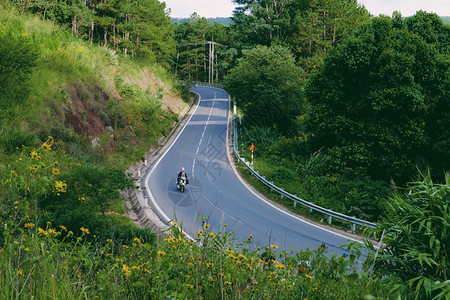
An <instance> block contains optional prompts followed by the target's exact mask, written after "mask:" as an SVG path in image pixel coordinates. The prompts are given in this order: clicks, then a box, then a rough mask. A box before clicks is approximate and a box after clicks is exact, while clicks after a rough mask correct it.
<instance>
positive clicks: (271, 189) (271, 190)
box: [270, 181, 273, 192]
mask: <svg viewBox="0 0 450 300" xmlns="http://www.w3.org/2000/svg"><path fill="white" fill-rule="evenodd" d="M270 184H271V186H270V192H273V188H272V185H273V181H271V182H270Z"/></svg>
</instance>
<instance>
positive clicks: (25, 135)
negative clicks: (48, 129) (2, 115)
mask: <svg viewBox="0 0 450 300" xmlns="http://www.w3.org/2000/svg"><path fill="white" fill-rule="evenodd" d="M0 133H1V134H0V147H2V148H3V149H4V150H5V153H6V154H11V153H13V152H16V151H17V152H19V151H21V150H19V149H22V148H23V147H33V146H35V145H36V143H37V137H36V135H34V134H33V133H32V132H29V131H24V130H21V129H19V128H15V127H4V128H3V130H0Z"/></svg>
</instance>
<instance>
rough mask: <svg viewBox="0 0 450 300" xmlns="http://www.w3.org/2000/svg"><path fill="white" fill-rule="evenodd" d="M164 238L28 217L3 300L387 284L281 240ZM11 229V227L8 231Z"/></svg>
mask: <svg viewBox="0 0 450 300" xmlns="http://www.w3.org/2000/svg"><path fill="white" fill-rule="evenodd" d="M176 225H177V224H176V223H175V224H174V226H172V227H171V229H170V231H169V232H168V235H167V237H166V238H164V239H161V240H159V241H158V242H157V243H148V242H147V241H145V240H143V239H140V238H134V240H132V241H130V242H129V243H126V244H125V243H120V242H118V241H117V240H114V239H107V240H105V239H101V238H94V239H88V236H90V235H92V233H91V232H90V230H89V229H88V228H84V227H82V228H81V232H82V234H81V236H78V237H77V236H76V234H74V233H73V232H71V231H67V229H66V228H65V227H64V226H59V227H53V226H52V224H51V223H50V222H49V223H47V225H46V227H45V228H41V227H39V228H38V227H37V226H35V225H34V224H33V223H32V222H26V223H25V225H24V227H23V228H20V229H18V228H16V229H15V230H13V231H14V232H17V231H20V232H21V233H20V234H19V235H18V236H16V237H12V236H11V235H9V234H7V235H6V236H5V243H4V246H3V247H2V248H1V249H0V253H1V255H0V257H1V259H0V282H2V285H3V287H2V288H1V289H0V298H2V299H9V298H15V297H20V298H23V299H31V298H33V297H34V298H37V299H43V298H48V299H78V298H80V297H83V298H86V297H87V298H89V299H93V298H94V297H98V298H100V299H168V298H174V299H194V298H203V299H220V298H222V299H234V298H264V299H300V298H301V299H304V298H308V299H325V298H328V299H330V298H334V299H348V298H354V297H357V298H363V297H364V296H365V295H369V294H372V295H374V296H377V297H378V296H385V295H386V294H385V291H386V290H385V288H383V287H382V286H380V285H379V284H378V283H377V282H376V281H373V280H372V279H371V278H370V276H368V275H367V274H365V273H362V272H359V273H358V272H357V271H356V269H355V265H354V263H355V259H356V256H357V255H358V254H359V251H357V250H355V249H354V248H353V245H352V244H349V245H348V247H349V248H351V249H353V250H355V251H353V253H354V254H352V255H351V256H349V257H348V258H344V257H336V256H333V255H331V256H327V255H325V252H326V248H325V247H320V248H319V249H315V250H308V249H307V250H301V251H299V252H295V253H292V254H289V253H287V252H285V251H278V250H277V248H278V246H277V245H271V247H270V248H269V247H268V248H266V249H256V250H249V248H250V246H251V239H252V237H251V236H250V237H249V238H248V240H247V241H246V242H245V243H243V244H240V245H233V243H232V233H231V232H227V231H226V225H224V226H223V228H222V231H221V232H219V233H213V232H211V231H209V230H208V228H209V225H208V224H207V223H205V224H204V230H201V231H199V232H198V233H197V238H196V239H195V240H194V241H192V240H187V239H186V238H185V237H184V236H183V234H182V233H181V231H180V228H179V227H178V226H176ZM8 229H9V228H8Z"/></svg>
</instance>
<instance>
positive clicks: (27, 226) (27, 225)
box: [24, 223, 34, 229]
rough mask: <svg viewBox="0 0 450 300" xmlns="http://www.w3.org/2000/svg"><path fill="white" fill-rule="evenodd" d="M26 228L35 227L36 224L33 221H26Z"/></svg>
mask: <svg viewBox="0 0 450 300" xmlns="http://www.w3.org/2000/svg"><path fill="white" fill-rule="evenodd" d="M24 226H25V228H30V229H31V228H33V227H34V224H33V223H25V225H24Z"/></svg>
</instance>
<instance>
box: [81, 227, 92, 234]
mask: <svg viewBox="0 0 450 300" xmlns="http://www.w3.org/2000/svg"><path fill="white" fill-rule="evenodd" d="M80 230H81V231H83V232H84V233H86V234H89V233H90V232H89V229H87V228H84V227H81V228H80Z"/></svg>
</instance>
